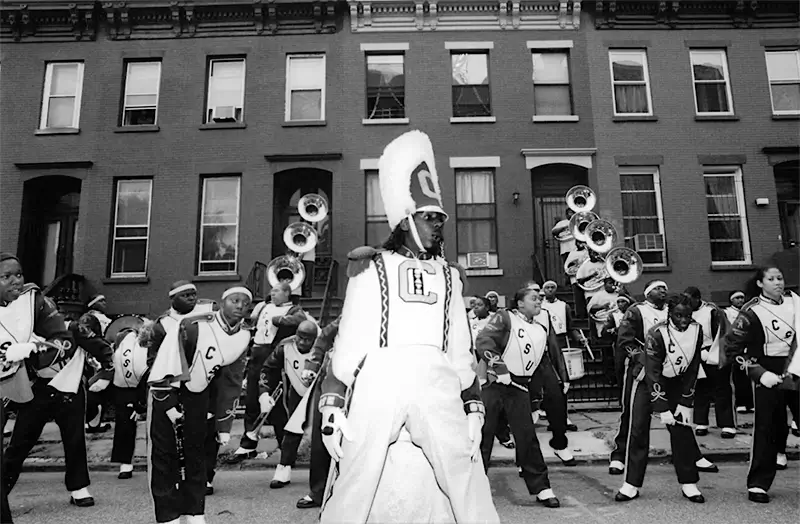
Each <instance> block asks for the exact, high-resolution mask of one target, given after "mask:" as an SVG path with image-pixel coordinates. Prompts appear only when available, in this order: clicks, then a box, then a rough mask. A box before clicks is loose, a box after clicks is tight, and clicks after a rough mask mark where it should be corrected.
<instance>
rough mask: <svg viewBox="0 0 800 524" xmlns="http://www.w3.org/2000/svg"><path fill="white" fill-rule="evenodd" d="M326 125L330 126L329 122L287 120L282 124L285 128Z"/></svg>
mask: <svg viewBox="0 0 800 524" xmlns="http://www.w3.org/2000/svg"><path fill="white" fill-rule="evenodd" d="M326 125H328V122H326V121H325V120H287V121H285V122H284V123H283V124H282V126H283V127H314V126H326Z"/></svg>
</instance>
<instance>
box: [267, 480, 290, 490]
mask: <svg viewBox="0 0 800 524" xmlns="http://www.w3.org/2000/svg"><path fill="white" fill-rule="evenodd" d="M289 484H291V482H281V481H280V480H273V481H272V482H270V483H269V487H270V489H281V488H283V487H285V486H288V485H289Z"/></svg>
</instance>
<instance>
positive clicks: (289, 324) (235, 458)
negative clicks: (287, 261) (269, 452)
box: [227, 282, 306, 464]
mask: <svg viewBox="0 0 800 524" xmlns="http://www.w3.org/2000/svg"><path fill="white" fill-rule="evenodd" d="M269 296H270V300H269V302H261V303H260V304H258V305H257V306H256V307H255V308H253V312H252V313H251V315H250V318H252V319H256V332H255V335H254V337H253V347H252V349H251V350H250V360H249V362H248V363H247V386H246V388H245V412H244V434H243V435H242V439H241V441H240V442H239V447H238V448H237V449H236V451H234V453H233V455H231V456H230V457H228V459H227V462H228V463H231V464H235V463H237V462H241V461H242V460H245V459H250V458H255V456H256V454H257V453H258V452H257V451H256V447H257V446H258V439H259V435H257V434H255V433H254V432H253V430H254V429H255V425H256V419H257V418H258V415H259V414H260V413H261V404H260V403H259V400H258V399H259V386H258V381H259V377H260V375H261V369H262V367H263V366H264V362H265V361H266V360H267V357H268V356H269V354H270V353H272V350H273V348H275V347H276V346H277V345H278V344H279V343H280V341H281V340H283V339H284V338H286V337H289V336H292V335H294V333H295V331H297V326H299V325H300V323H301V322H303V321H304V320H306V314H305V312H304V311H303V309H302V308H301V307H300V306H299V305H294V304H293V303H292V287H291V286H290V285H289V284H288V283H286V282H281V283H279V284H278V285H277V286H275V287H273V288H272V289H271V290H270V292H269ZM279 411H280V410H278V412H279ZM278 412H273V413H270V415H269V418H268V419H267V420H268V421H269V423H270V424H272V426H273V427H274V428H275V437H276V438H277V439H278V442H282V441H283V425H284V424H285V423H286V421H284V422H283V423H280V421H279V420H277V421H276V420H275V418H274V417H276V416H279V415H278Z"/></svg>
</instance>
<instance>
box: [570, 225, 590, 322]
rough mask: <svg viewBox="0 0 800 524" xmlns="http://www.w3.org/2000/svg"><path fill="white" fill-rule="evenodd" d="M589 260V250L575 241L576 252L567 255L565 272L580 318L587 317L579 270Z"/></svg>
mask: <svg viewBox="0 0 800 524" xmlns="http://www.w3.org/2000/svg"><path fill="white" fill-rule="evenodd" d="M587 260H589V250H588V249H586V244H585V243H583V242H580V241H578V240H576V241H575V250H574V251H571V252H570V253H569V254H568V255H567V259H566V261H564V271H565V272H566V274H567V276H568V277H569V282H570V285H571V286H572V296H573V299H574V300H575V315H576V316H577V317H578V318H583V317H585V316H586V296H585V295H584V293H583V289H582V288H581V286H579V285H578V278H577V274H578V269H580V267H581V266H583V263H584V262H586V261H587Z"/></svg>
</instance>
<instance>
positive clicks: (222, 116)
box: [205, 58, 245, 123]
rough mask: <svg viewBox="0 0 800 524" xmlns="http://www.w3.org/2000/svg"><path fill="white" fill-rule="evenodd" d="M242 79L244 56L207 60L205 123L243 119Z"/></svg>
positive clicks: (243, 77)
mask: <svg viewBox="0 0 800 524" xmlns="http://www.w3.org/2000/svg"><path fill="white" fill-rule="evenodd" d="M244 79H245V60H244V58H213V59H211V60H209V64H208V97H207V101H206V120H205V121H206V123H219V122H243V121H244Z"/></svg>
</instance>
